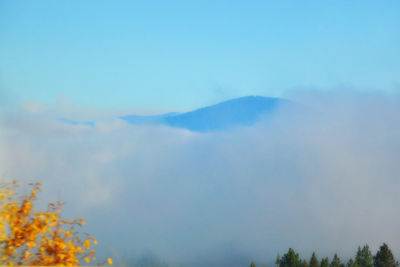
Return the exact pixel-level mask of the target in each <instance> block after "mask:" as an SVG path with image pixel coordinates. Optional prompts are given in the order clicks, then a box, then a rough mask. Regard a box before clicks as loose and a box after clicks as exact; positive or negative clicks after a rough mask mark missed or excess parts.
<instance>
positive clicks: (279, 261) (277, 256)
mask: <svg viewBox="0 0 400 267" xmlns="http://www.w3.org/2000/svg"><path fill="white" fill-rule="evenodd" d="M275 264H276V266H277V267H278V266H279V265H280V264H281V255H279V253H278V255H276V260H275Z"/></svg>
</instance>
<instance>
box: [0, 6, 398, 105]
mask: <svg viewBox="0 0 400 267" xmlns="http://www.w3.org/2000/svg"><path fill="white" fill-rule="evenodd" d="M399 29H400V2H399V1H366V0H364V1H102V0H93V1H88V0H76V1H75V0H70V1H54V0H49V1H42V0H35V1H14V0H2V1H0V90H2V91H6V92H8V93H10V94H12V95H15V96H17V97H18V99H19V100H20V101H23V100H29V99H34V100H37V101H41V102H44V103H47V104H52V103H54V101H55V100H56V99H57V97H58V96H59V95H66V96H68V97H69V98H70V100H71V102H72V103H74V104H76V105H82V106H91V107H100V108H148V109H152V108H157V109H166V110H184V109H190V108H194V107H199V106H202V105H207V104H211V103H215V102H218V101H221V100H225V99H229V98H234V97H239V96H244V95H264V96H285V95H286V94H288V93H289V92H293V91H295V90H299V89H321V90H332V89H335V88H353V89H357V90H379V91H384V92H394V91H399V90H400V31H399Z"/></svg>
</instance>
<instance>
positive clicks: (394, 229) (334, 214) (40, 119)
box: [0, 92, 400, 266]
mask: <svg viewBox="0 0 400 267" xmlns="http://www.w3.org/2000/svg"><path fill="white" fill-rule="evenodd" d="M291 99H292V100H293V101H295V102H297V103H298V104H299V105H298V106H296V108H293V107H285V108H283V109H282V110H280V111H279V113H278V114H276V115H275V116H274V118H272V119H271V118H268V119H265V120H263V121H260V123H258V124H257V125H255V126H253V127H245V128H240V129H237V130H235V131H229V132H215V133H207V134H198V133H192V132H189V131H184V130H179V129H173V128H168V127H161V126H132V125H128V124H126V123H124V122H123V121H120V120H112V119H110V116H108V117H107V116H105V117H104V118H105V119H101V118H100V117H101V116H97V117H95V119H96V120H97V121H96V124H95V126H94V127H91V126H88V125H69V124H67V123H65V122H63V121H60V120H59V118H61V117H63V118H65V116H66V114H74V118H73V119H77V117H79V112H77V111H76V110H75V111H74V110H71V109H73V107H71V106H69V107H67V108H65V106H64V107H63V109H59V108H57V107H55V108H54V107H45V106H42V105H39V104H37V103H29V104H25V106H24V107H22V108H20V109H18V110H17V111H15V110H14V111H9V110H8V111H4V112H2V113H3V114H2V115H3V116H2V117H1V128H0V147H1V153H0V174H1V175H2V177H3V178H4V179H5V178H7V179H12V178H18V179H20V180H22V181H34V180H40V181H42V182H43V183H44V191H45V192H44V195H43V198H44V199H45V200H54V199H57V198H61V199H62V200H64V201H65V202H66V203H67V205H66V207H65V208H66V211H65V215H66V216H69V217H71V216H73V217H77V216H78V217H83V218H85V219H86V220H87V222H88V226H87V227H86V230H87V231H88V232H90V233H93V235H94V236H96V237H98V239H99V241H100V243H101V244H106V245H107V246H104V247H107V248H103V249H101V248H100V252H102V253H109V251H108V247H110V248H111V250H112V251H116V252H117V254H118V256H119V257H121V258H126V259H128V258H132V257H135V256H138V255H140V254H141V253H143V252H146V251H152V252H153V253H155V254H156V255H158V256H159V257H161V258H162V259H165V260H166V261H168V262H173V263H188V264H190V265H191V266H194V265H195V263H197V264H199V265H203V266H204V265H207V266H212V265H213V264H215V265H217V266H223V265H224V264H226V265H228V264H229V266H235V265H234V264H232V262H235V263H236V264H237V265H236V266H240V265H243V264H244V263H245V264H248V261H249V260H250V259H255V260H258V261H260V262H261V261H264V262H265V261H271V260H273V259H274V257H275V256H276V253H278V252H281V253H282V252H284V251H286V250H287V249H288V248H289V247H293V248H295V249H296V250H297V251H299V252H301V253H303V255H304V256H306V257H308V256H309V255H310V253H311V251H312V250H317V251H318V252H319V253H320V255H321V256H325V255H326V256H331V254H332V253H333V252H339V253H341V254H342V255H345V256H350V255H352V254H353V253H354V250H355V249H356V247H357V246H358V245H362V244H364V243H368V244H370V246H371V247H372V249H373V250H375V249H377V247H378V246H379V245H380V244H381V243H382V242H387V243H388V244H389V245H390V246H391V248H392V249H393V251H394V252H395V254H396V255H397V256H399V255H400V230H399V227H398V225H400V213H399V212H398V203H400V195H399V193H398V190H399V188H400V165H399V164H398V162H399V158H400V98H399V97H398V96H390V97H388V96H383V95H379V94H372V93H371V94H362V93H349V92H347V93H315V92H308V93H302V94H297V95H295V96H292V97H291ZM81 112H82V120H87V119H88V117H90V116H91V115H93V114H92V113H90V114H87V113H86V114H85V112H84V110H81ZM398 258H399V257H398Z"/></svg>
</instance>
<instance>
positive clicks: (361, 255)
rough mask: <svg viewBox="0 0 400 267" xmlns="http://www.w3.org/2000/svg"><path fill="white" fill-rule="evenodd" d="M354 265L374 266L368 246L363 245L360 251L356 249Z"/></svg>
mask: <svg viewBox="0 0 400 267" xmlns="http://www.w3.org/2000/svg"><path fill="white" fill-rule="evenodd" d="M355 263H356V264H357V265H358V266H360V267H373V266H374V259H373V257H372V253H371V251H370V250H369V247H368V245H365V246H364V247H363V248H362V249H361V248H360V247H358V250H357V254H356V258H355Z"/></svg>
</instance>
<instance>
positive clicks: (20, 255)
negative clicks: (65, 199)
mask: <svg viewBox="0 0 400 267" xmlns="http://www.w3.org/2000/svg"><path fill="white" fill-rule="evenodd" d="M30 186H31V187H32V190H31V191H30V193H29V194H28V195H26V196H22V197H20V198H18V194H17V193H16V192H17V190H16V189H17V187H18V184H17V183H16V182H15V181H13V182H10V183H3V184H1V185H0V265H46V266H49V265H60V266H62V265H68V266H71V265H80V263H81V262H83V261H84V262H85V263H90V262H92V261H95V260H96V257H95V251H94V250H93V249H91V244H92V243H93V244H94V245H96V244H97V240H96V239H95V238H93V237H92V236H90V235H89V234H85V235H84V237H82V236H81V235H80V234H79V232H77V230H76V229H77V227H81V226H82V225H83V224H85V222H84V221H83V220H82V219H80V218H77V219H72V220H69V221H68V220H63V219H62V218H61V207H62V205H63V203H62V202H60V201H59V202H57V203H50V204H48V208H47V210H46V211H36V210H35V208H34V202H35V200H37V197H36V194H37V192H38V191H40V189H41V184H40V183H35V184H30ZM105 263H106V262H100V263H99V265H103V264H105ZM107 263H109V264H112V260H111V259H110V258H108V259H107Z"/></svg>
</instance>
